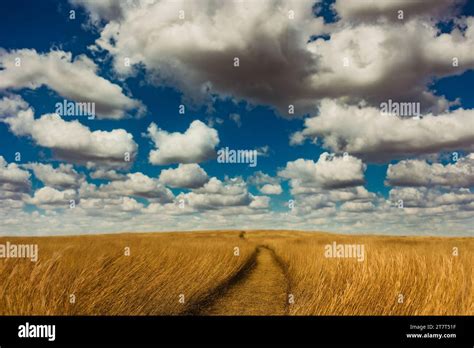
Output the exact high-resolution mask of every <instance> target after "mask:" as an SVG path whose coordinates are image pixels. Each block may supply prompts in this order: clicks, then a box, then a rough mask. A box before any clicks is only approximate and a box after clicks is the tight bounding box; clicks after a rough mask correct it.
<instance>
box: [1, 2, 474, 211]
mask: <svg viewBox="0 0 474 348" xmlns="http://www.w3.org/2000/svg"><path fill="white" fill-rule="evenodd" d="M331 3H332V1H329V2H327V3H325V4H324V5H323V6H322V7H321V10H320V12H319V14H320V15H323V16H324V18H325V20H326V21H327V22H331V21H335V20H336V18H335V16H334V14H333V13H332V12H331V10H330V4H331ZM70 9H71V6H70V5H69V3H68V2H66V1H61V2H59V1H53V0H41V1H31V0H16V1H8V2H5V3H3V4H2V11H4V13H3V15H2V21H0V47H2V48H4V49H7V50H11V49H22V48H34V49H36V50H37V51H38V52H49V51H50V50H51V49H61V50H64V51H69V52H72V54H73V57H75V56H76V55H79V54H86V55H87V56H88V57H90V58H92V59H94V61H96V63H97V60H95V58H96V57H95V56H94V54H92V53H91V52H90V51H89V50H88V49H87V47H88V46H89V45H91V44H93V43H94V41H95V39H97V37H98V35H99V34H98V32H97V31H94V30H93V29H91V28H88V29H85V28H84V26H83V24H84V23H86V22H87V16H86V14H85V13H84V11H82V10H81V9H77V8H76V9H75V10H76V19H75V20H70V19H69V11H70ZM316 11H317V8H315V12H316ZM463 14H465V15H472V14H474V1H468V3H467V4H466V6H465V7H464V9H463ZM101 57H104V55H103V54H101ZM99 67H100V70H99V74H100V75H101V76H103V77H105V78H107V79H109V80H110V81H111V82H113V83H117V84H119V85H121V86H122V87H124V88H125V90H126V91H131V97H133V98H134V99H138V100H141V101H142V102H143V103H144V104H145V105H146V106H147V108H148V113H147V114H146V115H145V117H144V118H142V119H126V120H120V121H113V120H87V119H85V118H81V119H80V122H82V123H83V124H84V125H86V126H88V127H89V128H90V129H92V130H96V129H101V130H111V129H114V128H124V129H126V130H127V131H128V132H130V133H132V134H133V136H134V140H135V141H136V142H137V143H138V146H139V152H138V157H137V159H136V162H135V163H134V165H133V167H132V168H131V171H141V172H143V173H145V174H147V175H149V176H151V177H156V176H157V175H159V173H160V171H161V170H162V169H163V168H168V167H175V165H173V166H165V167H164V166H151V165H150V164H149V163H148V154H149V151H150V150H151V149H152V148H153V145H152V144H151V143H150V139H148V138H145V137H142V133H145V132H146V130H147V128H148V126H149V124H150V123H151V122H155V123H156V124H157V125H158V126H159V127H160V128H162V129H165V130H167V131H169V132H172V131H179V132H184V131H185V130H186V129H187V128H188V126H189V124H190V123H191V122H192V121H193V120H195V119H200V120H202V121H203V122H206V119H207V118H209V117H218V118H221V119H223V120H224V123H223V124H215V125H214V127H215V128H216V129H217V131H218V133H219V138H220V144H219V145H218V147H225V146H229V147H231V148H234V149H254V148H258V147H261V146H266V145H268V146H269V147H270V151H269V156H268V157H262V156H259V157H258V166H257V167H256V168H251V167H248V166H247V165H245V164H241V165H235V164H234V165H222V164H218V163H217V162H216V161H209V162H206V163H202V164H201V165H202V167H203V168H204V169H205V170H206V171H207V172H208V174H209V175H210V176H217V177H218V178H220V179H223V177H224V176H225V175H229V176H231V177H233V176H237V175H241V176H243V177H244V178H245V177H247V176H249V175H251V174H252V173H253V172H254V171H256V170H260V171H263V172H265V173H268V174H270V175H272V176H274V175H275V174H276V172H277V171H278V169H279V168H281V167H283V166H285V165H286V163H287V162H288V161H293V160H296V159H298V158H305V159H313V160H317V159H318V157H319V155H320V153H322V152H323V151H325V150H324V149H323V148H321V147H320V146H319V145H314V144H311V143H310V142H306V143H305V144H304V145H302V146H289V141H288V139H289V136H290V134H291V133H293V132H295V131H298V130H301V129H302V126H303V119H301V118H300V119H294V120H288V119H284V118H282V117H278V115H276V113H275V111H273V110H272V109H271V108H269V107H267V106H255V107H252V108H249V107H248V105H246V104H245V103H244V102H241V103H239V104H238V105H236V104H234V103H233V102H232V101H217V102H216V103H215V105H214V109H215V111H213V112H211V113H207V112H206V108H205V107H202V108H201V109H198V110H190V109H189V108H187V112H186V114H185V115H179V114H178V106H179V104H181V93H180V92H179V91H176V90H174V89H172V88H165V87H155V86H151V85H148V84H145V83H143V82H144V81H143V80H144V76H143V73H142V74H139V75H138V76H136V77H133V78H129V79H127V80H126V81H125V82H121V81H119V80H117V79H116V78H114V75H113V72H112V70H111V69H110V61H109V62H106V64H103V65H100V64H99ZM473 83H474V72H472V71H471V72H467V73H465V74H463V75H461V76H453V77H448V78H443V79H440V80H439V81H433V83H432V86H431V88H432V89H433V90H435V91H436V94H439V95H445V96H446V97H447V98H448V99H449V100H455V99H456V98H460V100H461V106H462V107H464V108H474V99H473V98H472V88H471V86H473ZM15 93H18V94H20V95H21V96H22V97H23V98H24V99H25V100H27V101H28V102H29V103H30V104H31V105H32V106H33V107H34V109H35V111H36V113H35V115H36V117H39V116H40V115H41V114H44V113H50V112H54V104H55V103H56V102H58V101H62V100H63V98H61V97H59V96H58V95H56V94H55V93H54V92H52V91H51V90H49V89H48V88H46V87H42V88H39V89H37V90H27V89H24V90H21V91H18V92H15ZM231 113H237V114H239V115H240V116H241V120H242V126H241V127H240V128H238V127H237V125H236V124H235V123H234V122H233V121H232V120H230V119H229V117H228V116H229V114H231ZM0 149H1V150H0V155H2V156H4V157H5V158H6V160H7V161H8V162H12V161H13V158H14V153H15V152H17V151H19V152H21V153H22V162H36V161H41V162H45V161H53V162H54V158H53V156H52V154H51V153H50V151H49V150H48V149H44V148H41V147H37V146H35V145H34V144H33V143H32V142H31V141H29V140H28V138H25V137H16V136H14V135H12V134H11V133H10V132H9V131H8V127H7V126H6V125H5V124H0ZM77 169H78V170H79V171H84V168H77ZM386 169H387V164H383V165H375V164H369V165H368V168H367V171H366V179H367V184H366V187H367V188H368V189H369V190H370V191H373V192H380V193H382V194H384V195H386V194H387V192H388V188H387V187H386V186H385V185H384V183H383V182H384V179H385V173H386ZM91 181H92V182H100V181H94V180H91ZM34 185H35V186H38V185H39V183H38V182H34ZM284 188H287V185H286V184H284ZM251 191H252V192H253V193H256V191H255V189H254V188H253V189H251ZM289 198H290V195H289V193H288V190H285V193H284V194H282V195H281V196H279V197H278V199H277V200H276V202H275V201H274V202H273V203H272V204H273V208H276V209H278V208H279V207H282V206H283V201H286V200H288V199H289Z"/></svg>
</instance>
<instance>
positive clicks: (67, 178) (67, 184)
mask: <svg viewBox="0 0 474 348" xmlns="http://www.w3.org/2000/svg"><path fill="white" fill-rule="evenodd" d="M23 168H26V169H31V170H33V172H34V173H35V176H36V177H37V178H38V179H39V180H41V182H43V184H44V185H46V186H49V187H52V188H59V189H67V188H77V187H79V186H80V185H81V183H82V182H84V180H85V178H84V175H81V174H79V173H78V172H77V171H76V170H74V168H73V166H72V165H70V164H64V163H60V164H59V166H58V167H57V168H54V167H53V166H52V165H51V164H42V163H29V164H26V165H23Z"/></svg>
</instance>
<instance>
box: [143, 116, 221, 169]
mask: <svg viewBox="0 0 474 348" xmlns="http://www.w3.org/2000/svg"><path fill="white" fill-rule="evenodd" d="M148 136H149V137H150V138H151V139H152V140H153V142H154V143H155V146H156V147H157V149H156V150H152V151H151V152H150V155H149V161H150V163H151V164H157V165H165V164H171V163H199V162H203V161H207V160H209V159H211V158H214V157H215V155H216V151H215V147H216V145H217V144H218V143H219V136H218V134H217V131H216V130H215V129H213V128H210V127H208V126H207V125H205V124H204V123H202V122H201V121H198V120H196V121H193V122H192V123H191V124H190V125H189V128H188V129H187V130H186V131H185V132H184V133H179V132H174V133H169V132H167V131H165V130H162V129H160V128H158V127H157V126H156V124H154V123H152V124H151V125H150V126H149V127H148Z"/></svg>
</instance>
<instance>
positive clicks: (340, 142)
mask: <svg viewBox="0 0 474 348" xmlns="http://www.w3.org/2000/svg"><path fill="white" fill-rule="evenodd" d="M297 134H299V135H301V136H302V138H303V139H304V138H311V139H315V138H317V139H321V141H322V144H323V145H324V146H325V147H326V148H329V149H331V150H332V151H334V152H339V153H340V152H348V153H350V154H354V155H360V156H362V157H364V158H365V159H368V160H373V161H384V160H388V159H393V158H401V157H404V156H409V155H419V154H432V153H438V152H442V151H449V150H459V149H466V150H471V149H473V148H474V110H464V109H457V110H454V111H452V112H448V113H445V114H441V115H438V116H434V115H431V114H430V115H426V116H425V117H423V119H415V118H406V119H402V118H400V117H396V116H387V115H383V114H382V113H381V109H378V108H375V107H358V106H347V105H343V104H341V103H338V102H335V101H331V100H324V101H323V102H322V103H321V107H320V112H319V115H318V116H315V117H310V118H307V119H306V120H305V128H304V129H303V131H302V132H299V133H297Z"/></svg>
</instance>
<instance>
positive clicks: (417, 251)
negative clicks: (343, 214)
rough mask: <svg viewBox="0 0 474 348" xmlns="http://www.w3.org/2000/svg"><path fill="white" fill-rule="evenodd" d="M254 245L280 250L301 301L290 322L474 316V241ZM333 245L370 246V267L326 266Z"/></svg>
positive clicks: (310, 240)
mask: <svg viewBox="0 0 474 348" xmlns="http://www.w3.org/2000/svg"><path fill="white" fill-rule="evenodd" d="M255 239H260V242H259V243H264V244H267V245H269V246H270V247H271V248H273V249H274V250H275V253H276V255H278V257H279V258H280V261H281V263H282V264H283V267H284V268H285V273H286V274H287V277H288V281H289V289H290V290H289V292H290V293H292V294H293V296H294V304H292V305H290V306H289V314H290V315H473V314H474V239H473V238H436V237H383V236H349V235H334V234H325V233H315V234H311V233H295V234H286V233H280V234H275V235H273V236H272V237H271V238H267V237H266V236H265V235H264V234H262V233H260V234H258V235H255ZM333 242H336V243H338V244H363V245H364V246H365V254H366V255H365V260H364V261H363V262H358V261H357V260H356V259H347V258H346V259H344V258H326V257H325V256H324V246H325V245H327V244H331V243H333ZM455 247H456V248H458V251H459V255H458V256H454V255H453V248H455ZM400 295H401V296H400ZM399 300H400V301H399ZM400 302H401V303H400Z"/></svg>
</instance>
